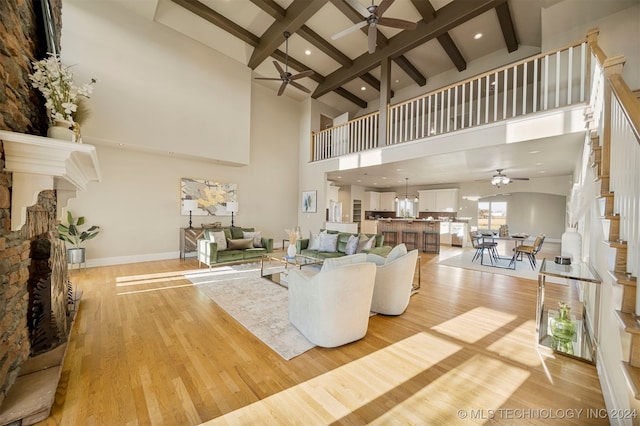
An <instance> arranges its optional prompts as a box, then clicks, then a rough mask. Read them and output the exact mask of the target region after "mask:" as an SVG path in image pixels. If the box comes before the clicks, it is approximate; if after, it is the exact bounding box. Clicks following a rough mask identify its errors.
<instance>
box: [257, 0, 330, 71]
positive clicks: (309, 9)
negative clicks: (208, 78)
mask: <svg viewBox="0 0 640 426" xmlns="http://www.w3.org/2000/svg"><path fill="white" fill-rule="evenodd" d="M327 1H328V0H314V1H309V0H293V3H291V5H290V6H289V8H288V9H287V13H286V17H285V19H283V20H276V21H275V22H274V23H273V24H272V25H271V26H270V27H269V28H268V29H267V31H265V32H264V34H263V35H262V37H260V43H259V44H258V47H256V48H255V49H254V50H253V53H252V54H251V58H250V59H249V63H248V64H247V65H248V66H249V68H251V69H252V70H254V69H256V68H257V67H258V65H260V64H261V63H262V62H264V60H265V59H267V58H268V57H269V56H271V54H272V53H273V52H275V51H276V49H277V48H278V47H279V46H280V45H281V44H282V42H283V41H284V32H285V31H288V32H290V33H295V32H296V31H298V30H299V29H300V28H301V27H302V26H303V25H304V23H305V22H307V20H309V19H310V18H311V17H312V16H313V15H315V13H316V12H317V11H318V10H320V9H321V8H322V6H324V4H325V3H326V2H327Z"/></svg>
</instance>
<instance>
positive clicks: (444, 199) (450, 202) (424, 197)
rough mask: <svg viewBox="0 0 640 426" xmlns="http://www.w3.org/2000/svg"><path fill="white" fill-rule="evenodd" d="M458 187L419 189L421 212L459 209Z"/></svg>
mask: <svg viewBox="0 0 640 426" xmlns="http://www.w3.org/2000/svg"><path fill="white" fill-rule="evenodd" d="M458 191H459V190H458V189H457V188H454V189H432V190H427V191H418V194H419V197H420V199H419V201H418V210H419V211H421V212H455V211H458Z"/></svg>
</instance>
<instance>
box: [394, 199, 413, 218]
mask: <svg viewBox="0 0 640 426" xmlns="http://www.w3.org/2000/svg"><path fill="white" fill-rule="evenodd" d="M414 212H415V203H414V202H413V200H408V199H406V198H400V199H399V200H398V202H397V203H396V216H397V217H415V213H414Z"/></svg>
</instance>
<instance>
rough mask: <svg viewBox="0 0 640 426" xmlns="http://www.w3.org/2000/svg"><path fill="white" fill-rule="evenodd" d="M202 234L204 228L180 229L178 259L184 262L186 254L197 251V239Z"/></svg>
mask: <svg viewBox="0 0 640 426" xmlns="http://www.w3.org/2000/svg"><path fill="white" fill-rule="evenodd" d="M203 233H204V228H180V259H182V260H185V259H186V256H187V253H192V252H194V251H196V250H197V249H198V238H200V237H201V236H202V234H203Z"/></svg>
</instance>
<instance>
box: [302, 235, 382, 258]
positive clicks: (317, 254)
mask: <svg viewBox="0 0 640 426" xmlns="http://www.w3.org/2000/svg"><path fill="white" fill-rule="evenodd" d="M327 233H328V234H338V244H337V247H336V249H337V250H336V251H335V252H328V251H318V250H311V249H309V248H308V247H309V238H301V239H298V240H297V241H296V252H297V253H298V254H301V255H303V256H309V257H314V258H316V259H329V258H333V257H341V256H346V255H347V254H346V253H345V249H346V247H347V241H349V237H350V236H352V235H356V236H357V235H361V234H350V233H348V232H336V231H327ZM364 235H366V236H367V237H369V238H371V237H375V244H374V247H373V248H371V249H369V250H363V251H362V252H363V253H373V254H377V255H380V256H383V257H386V256H387V255H388V254H389V252H390V251H391V248H392V247H391V246H385V245H383V243H384V235H379V234H364Z"/></svg>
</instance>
